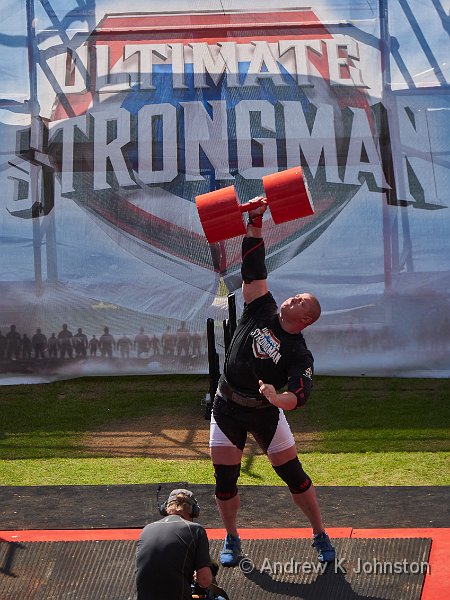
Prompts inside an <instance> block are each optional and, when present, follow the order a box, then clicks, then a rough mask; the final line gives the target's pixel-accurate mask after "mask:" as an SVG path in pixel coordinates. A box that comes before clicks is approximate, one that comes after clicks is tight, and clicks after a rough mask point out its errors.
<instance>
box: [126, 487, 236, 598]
mask: <svg viewBox="0 0 450 600" xmlns="http://www.w3.org/2000/svg"><path fill="white" fill-rule="evenodd" d="M159 511H160V513H161V515H162V517H163V518H162V519H160V520H159V521H155V522H153V523H149V524H148V525H146V526H145V527H144V529H143V530H142V532H141V534H140V536H139V540H138V543H137V550H136V586H137V598H138V600H167V599H168V598H170V599H171V600H192V598H195V597H198V598H208V599H209V598H211V599H213V598H214V599H216V600H219V599H220V598H226V595H219V594H216V593H215V592H214V588H215V587H216V586H214V584H213V571H214V575H215V573H216V572H217V571H216V568H217V565H214V564H213V563H212V561H211V558H210V554H209V541H208V536H207V534H206V531H205V529H204V528H203V527H202V526H201V525H200V524H199V523H195V522H194V519H195V518H197V517H198V516H199V514H200V507H199V505H198V503H197V500H196V499H195V497H194V494H193V493H192V492H191V491H189V490H186V489H176V490H173V491H172V492H171V493H170V495H169V497H168V499H167V500H166V502H164V503H163V504H162V505H160V506H159ZM212 584H213V585H212ZM210 586H211V588H210ZM217 590H218V591H219V588H217Z"/></svg>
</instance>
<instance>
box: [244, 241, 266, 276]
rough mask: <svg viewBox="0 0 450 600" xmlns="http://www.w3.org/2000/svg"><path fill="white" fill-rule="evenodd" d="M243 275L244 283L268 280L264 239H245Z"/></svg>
mask: <svg viewBox="0 0 450 600" xmlns="http://www.w3.org/2000/svg"><path fill="white" fill-rule="evenodd" d="M241 275H242V279H243V281H244V283H251V282H252V281H255V280H257V279H267V269H266V248H265V246H264V240H263V239H262V238H253V237H244V238H243V240H242V267H241Z"/></svg>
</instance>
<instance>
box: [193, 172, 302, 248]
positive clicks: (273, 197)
mask: <svg viewBox="0 0 450 600" xmlns="http://www.w3.org/2000/svg"><path fill="white" fill-rule="evenodd" d="M262 181H263V186H264V191H265V194H266V197H265V200H266V201H267V204H268V206H269V208H270V212H271V214H272V218H273V221H274V223H276V224H277V225H278V224H279V223H285V222H286V221H293V220H294V219H301V218H304V217H309V216H310V215H313V214H314V207H313V203H312V200H311V198H310V195H309V192H308V189H307V187H306V182H305V180H304V178H303V174H302V169H301V167H294V168H292V169H287V170H286V171H280V172H279V173H273V174H272V175H266V176H264V177H263V178H262ZM195 203H196V205H197V210H198V214H199V217H200V221H201V224H202V227H203V231H204V232H205V235H206V239H207V240H208V242H209V243H210V244H214V243H215V242H218V241H220V240H226V239H229V238H232V237H236V236H238V235H243V234H245V232H246V227H245V223H244V219H243V216H242V213H244V212H248V211H249V210H251V209H254V208H256V207H257V206H258V205H257V204H255V203H254V202H252V203H251V204H250V203H249V202H247V203H246V204H241V203H240V202H239V199H238V196H237V194H236V190H235V189H234V186H229V187H225V188H222V189H220V190H215V191H213V192H208V193H207V194H201V195H200V196H197V197H196V198H195ZM261 204H262V200H261Z"/></svg>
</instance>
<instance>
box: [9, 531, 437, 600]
mask: <svg viewBox="0 0 450 600" xmlns="http://www.w3.org/2000/svg"><path fill="white" fill-rule="evenodd" d="M221 545H222V542H220V541H216V540H214V541H212V542H211V554H212V556H218V554H219V552H220V547H221ZM335 546H336V550H337V554H338V559H337V561H336V563H335V564H333V563H331V564H330V565H328V566H327V567H326V568H322V565H320V564H319V563H318V562H317V559H316V556H315V551H314V549H313V548H311V542H310V540H307V539H298V540H295V539H289V540H244V541H243V542H242V550H243V558H242V561H241V568H240V567H236V568H234V569H224V568H222V569H221V570H220V571H219V575H218V577H217V579H218V583H219V585H220V586H221V587H223V588H224V589H225V590H226V591H227V593H228V595H229V597H230V600H250V599H251V600H255V599H256V600H269V599H270V600H285V599H290V598H299V599H303V600H359V599H361V600H362V599H365V600H391V599H392V600H419V599H420V595H421V590H422V586H423V582H424V577H425V573H426V569H427V561H428V556H429V551H430V547H431V540H429V539H420V538H415V539H405V538H403V539H338V540H335ZM135 547H136V544H135V542H133V541H117V540H115V541H90V542H30V543H21V544H18V543H8V542H1V543H0V565H1V567H0V598H1V600H134V598H135V592H134V553H135ZM397 571H399V572H397ZM168 600H171V599H169V598H168Z"/></svg>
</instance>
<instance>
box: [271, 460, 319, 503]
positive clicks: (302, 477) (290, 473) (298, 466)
mask: <svg viewBox="0 0 450 600" xmlns="http://www.w3.org/2000/svg"><path fill="white" fill-rule="evenodd" d="M274 470H275V472H276V474H277V475H278V477H281V479H282V480H283V481H284V483H285V484H286V485H287V486H288V487H289V489H290V491H291V494H302V493H303V492H306V490H309V488H310V487H311V484H312V481H311V479H310V478H309V477H308V475H307V474H306V473H305V471H304V470H303V467H302V463H301V462H300V461H299V460H298V458H293V459H292V460H289V461H288V462H287V463H284V465H280V466H279V467H274Z"/></svg>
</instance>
